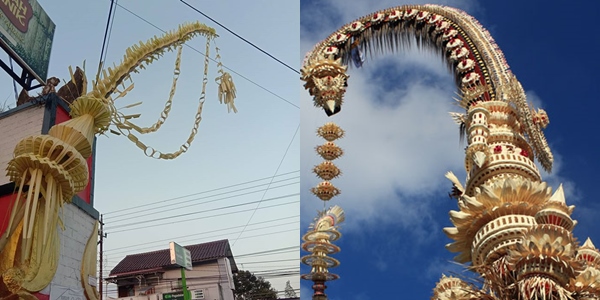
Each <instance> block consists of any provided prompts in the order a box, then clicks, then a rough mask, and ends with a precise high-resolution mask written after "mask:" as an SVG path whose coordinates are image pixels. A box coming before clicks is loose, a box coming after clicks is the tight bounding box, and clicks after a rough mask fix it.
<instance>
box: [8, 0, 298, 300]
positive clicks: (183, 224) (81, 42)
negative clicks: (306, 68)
mask: <svg viewBox="0 0 600 300" xmlns="http://www.w3.org/2000/svg"><path fill="white" fill-rule="evenodd" d="M39 2H40V4H41V5H42V7H43V8H44V9H45V10H46V12H47V14H48V15H49V16H50V18H51V19H52V20H53V21H54V23H55V24H56V33H55V36H54V43H53V48H52V56H51V61H50V68H49V76H56V77H58V78H60V79H64V80H69V73H68V67H69V66H73V67H75V66H82V65H83V62H85V65H86V71H87V75H88V80H89V81H90V85H91V80H92V79H93V78H94V76H95V74H96V70H97V67H98V61H99V57H100V50H101V47H102V39H103V36H104V30H105V26H106V20H107V16H108V12H109V7H110V3H111V2H110V1H108V0H105V1H75V0H68V1H61V2H60V3H58V2H55V1H46V0H40V1H39ZM115 2H116V1H115ZM189 3H190V4H191V5H193V6H195V7H196V8H198V9H199V10H201V11H202V12H204V13H205V14H207V15H208V16H210V17H212V18H213V19H215V20H217V21H218V22H220V23H221V24H223V25H225V26H227V27H228V28H229V29H231V30H232V31H234V32H235V33H237V34H239V35H240V36H242V37H244V38H245V39H247V40H249V41H251V42H252V43H254V44H255V45H257V46H258V47H260V48H262V49H263V50H264V51H266V52H269V53H270V54H271V55H273V56H274V57H276V58H278V59H279V60H281V61H283V62H285V63H287V64H288V65H290V66H292V67H293V68H294V69H296V70H297V69H299V63H298V61H297V57H298V56H299V55H300V54H299V39H298V32H299V13H298V11H299V3H298V2H297V1H289V2H288V1H286V2H283V1H276V0H260V1H252V3H250V2H247V1H195V0H192V1H189ZM118 5H119V6H118V7H117V8H116V13H115V15H114V23H113V26H112V33H111V35H110V41H109V43H108V46H107V49H108V50H107V55H106V65H107V66H111V65H113V63H118V62H119V61H120V60H121V58H122V57H123V54H124V53H125V49H126V48H127V47H129V46H131V45H133V44H135V43H138V42H139V41H141V40H143V41H146V40H147V39H149V38H151V37H153V36H155V35H160V34H162V32H161V31H160V30H159V29H157V28H155V27H154V26H156V27H158V28H160V29H162V30H172V29H176V28H177V26H178V25H179V24H180V23H183V22H186V21H200V22H201V23H205V24H206V25H208V26H211V27H213V28H215V29H216V31H217V33H218V34H219V35H220V37H219V38H218V39H217V40H216V45H217V46H218V47H219V48H220V54H221V57H222V62H223V64H224V65H225V66H227V67H229V68H230V69H232V70H233V71H229V72H230V73H232V77H233V80H234V82H235V84H236V87H237V95H238V98H237V99H236V106H237V108H238V110H239V112H238V113H237V114H233V113H227V108H226V107H225V106H224V105H222V104H219V102H218V99H217V85H216V84H215V81H214V79H215V77H216V76H217V73H216V71H217V68H216V64H215V63H213V62H211V64H210V66H209V69H210V73H209V77H208V85H207V94H206V98H207V99H206V103H205V105H204V111H203V114H202V122H201V123H200V127H199V132H198V135H197V136H196V139H195V140H194V143H193V144H192V146H191V148H190V150H189V151H188V152H187V153H185V154H183V155H182V156H180V157H179V158H177V159H175V160H173V161H160V160H155V159H151V158H148V157H145V156H144V154H143V153H142V152H141V151H140V150H139V149H138V148H137V147H136V146H135V145H134V144H132V143H131V142H130V141H129V140H128V139H127V138H124V137H122V136H121V137H119V136H114V135H109V136H100V137H98V143H97V148H96V150H97V156H96V172H95V185H94V186H95V191H94V200H95V207H96V209H97V210H98V211H99V212H100V213H101V214H105V223H106V227H105V228H106V232H107V233H108V238H107V239H106V240H105V241H106V243H105V245H104V249H105V251H106V252H105V256H104V259H105V262H106V264H105V270H106V272H105V275H107V274H108V271H110V269H111V268H112V267H113V266H115V265H116V264H117V263H118V261H120V260H121V259H122V258H123V257H124V256H125V255H126V254H133V253H141V252H146V251H151V250H158V249H166V248H168V245H169V241H171V240H174V241H176V242H178V243H179V244H181V245H188V244H195V243H201V242H208V241H213V240H218V239H224V238H227V239H229V241H230V244H231V245H232V250H233V254H234V257H236V262H237V265H238V268H240V269H246V270H249V271H253V272H260V271H265V270H275V269H279V270H280V271H276V273H277V272H278V273H281V272H282V271H281V269H287V270H290V269H292V270H293V269H295V270H296V272H297V268H298V256H299V250H298V248H297V246H298V241H297V238H296V237H297V236H298V235H299V234H300V233H299V231H298V222H299V199H300V197H299V196H298V189H299V172H298V170H299V148H300V144H299V141H300V139H299V138H300V135H299V133H298V134H297V133H296V131H297V129H298V126H299V108H298V107H297V106H298V105H299V101H298V98H299V93H298V89H297V86H298V76H299V75H298V74H297V73H296V72H294V71H293V70H290V69H288V68H287V67H285V66H283V65H281V64H280V63H278V62H276V61H274V60H273V59H271V58H269V57H268V56H266V55H265V54H263V53H261V52H259V51H258V50H256V49H255V48H253V47H251V46H250V45H248V44H247V43H245V42H243V41H242V40H240V39H238V38H237V37H235V36H233V35H232V34H230V33H228V32H226V31H225V30H223V29H222V28H220V27H218V26H217V25H216V24H214V23H212V22H211V21H210V20H208V19H206V18H205V17H203V16H202V15H200V14H198V13H197V12H194V11H193V10H192V9H190V8H189V7H187V6H186V5H185V4H183V3H182V2H180V1H168V2H166V1H142V2H140V1H132V0H121V1H118ZM124 8H126V9H128V10H130V11H131V12H133V13H134V14H137V15H138V16H140V17H141V18H143V19H145V21H144V20H142V19H140V18H138V17H136V16H135V15H133V14H132V13H131V12H128V11H127V10H125V9H124ZM150 23H151V24H152V25H151V24H150ZM275 24H276V26H275ZM188 45H189V46H190V47H193V48H194V49H195V50H199V51H200V52H202V53H204V51H205V39H203V38H197V39H195V40H193V41H191V42H190V43H188ZM194 49H192V48H189V47H185V48H184V51H183V56H182V67H181V75H180V79H179V83H178V89H177V93H176V95H175V98H174V103H173V108H172V111H171V114H170V117H169V119H168V120H167V122H166V123H165V124H164V125H163V127H162V128H161V130H159V131H158V132H157V133H155V134H153V135H152V136H148V137H144V136H141V137H140V139H141V140H142V141H143V142H145V143H146V144H147V145H150V146H153V147H154V148H156V149H158V150H161V151H163V152H171V151H175V150H177V149H179V146H180V145H181V144H182V143H183V142H185V140H186V139H187V137H188V135H189V132H190V130H191V128H192V125H193V122H194V115H195V112H196V107H197V104H198V97H199V96H200V92H201V89H200V87H201V83H202V70H203V68H204V65H203V56H202V55H201V54H199V53H197V52H196V51H195V50H194ZM210 51H211V52H210V57H211V58H214V57H215V44H212V45H211V47H210ZM174 61H175V55H174V53H168V54H167V55H165V56H164V57H163V58H162V59H161V60H160V61H158V62H156V63H155V64H153V65H151V66H150V67H149V68H148V69H147V70H146V71H144V72H141V73H140V74H137V75H134V76H133V80H134V82H135V88H134V90H133V91H132V92H131V93H130V94H128V95H127V97H125V98H123V99H121V100H118V102H117V103H116V106H117V107H123V106H125V105H127V104H131V103H135V102H138V101H143V105H142V106H140V107H135V108H132V109H128V110H127V111H126V112H127V113H132V114H135V113H142V117H141V118H140V119H138V120H136V121H137V122H138V124H140V125H142V126H149V125H151V124H152V123H154V122H155V121H156V120H157V119H158V117H159V113H160V112H161V111H162V109H163V107H164V103H165V101H166V100H167V97H168V95H169V89H170V86H171V81H172V76H173V75H172V74H173V67H174ZM233 72H236V73H238V74H234V73H233ZM244 77H245V78H246V79H245V78H244ZM0 78H1V81H0V84H1V86H2V87H3V88H2V91H4V93H5V94H3V97H4V98H6V99H8V102H7V103H8V104H12V105H11V106H13V107H14V102H11V101H13V100H12V99H14V94H13V92H12V91H13V86H12V80H11V79H10V77H8V76H6V75H4V74H2V75H1V77H0ZM19 91H20V89H19ZM38 92H40V91H39V90H36V91H33V93H34V94H35V93H38ZM0 97H2V96H0ZM2 100H4V99H0V101H2ZM286 101H287V102H286ZM288 102H289V103H288ZM282 174H287V175H282ZM274 175H282V176H277V177H273V176H274ZM259 179H261V180H259ZM250 181H252V182H251V183H248V184H244V185H238V186H235V187H231V188H227V189H221V190H218V191H214V192H209V193H203V194H199V193H201V192H206V191H210V190H215V189H219V188H223V187H228V186H232V185H237V184H240V183H245V182H250ZM269 183H271V184H270V185H269ZM267 187H269V189H268V191H265V189H266V188H267ZM235 190H239V191H237V192H236V191H235ZM244 193H245V195H241V194H244ZM192 194H194V195H193V196H189V197H183V198H180V199H178V200H174V201H168V202H167V201H166V200H168V199H172V198H175V197H182V196H186V195H192ZM217 194H221V195H219V196H216V195H217ZM236 195H238V196H236ZM234 196H235V197H234ZM217 199H220V200H217ZM261 199H262V200H263V202H261V203H260V204H259V203H258V201H261ZM213 200H216V201H213ZM181 201H187V202H185V203H179V202H181ZM207 201H212V202H210V203H205V204H201V202H207ZM178 203H179V204H178ZM192 204H193V206H189V205H192ZM242 204H244V205H242ZM167 205H168V206H167ZM184 205H186V206H187V207H182V206H184ZM234 205H239V206H236V207H231V208H226V209H225V208H224V207H225V206H234ZM159 206H163V207H159ZM180 207H181V208H180ZM150 208H158V209H154V210H146V209H150ZM217 208H219V210H213V211H210V210H211V209H217ZM255 209H256V210H255ZM142 210H146V211H142ZM241 211H243V212H241ZM183 213H195V214H192V215H188V216H185V217H176V216H177V215H181V214H183ZM165 217H170V218H168V219H167V220H162V221H156V219H160V218H165ZM186 220H187V221H186ZM129 223H139V224H138V225H136V226H128V227H125V226H124V225H125V224H129ZM165 223H166V224H165ZM159 224H163V225H160V226H155V225H159ZM246 224H248V226H247V227H246V229H245V231H244V233H243V234H241V235H240V233H241V230H242V228H243V226H245V225H246ZM134 228H139V229H135V230H129V231H121V230H126V229H134ZM228 228H230V229H228ZM119 231H121V232H119ZM182 236H183V237H182ZM238 237H239V239H238ZM136 245H137V246H136ZM282 248H283V250H280V251H279V252H282V254H276V253H273V252H271V253H268V254H269V255H270V256H264V255H263V256H256V255H255V256H241V255H244V254H253V253H256V252H262V251H269V250H273V249H282ZM237 256H239V258H238V257H237ZM270 260H277V262H272V263H265V261H270ZM267 279H268V280H270V281H271V282H272V283H273V284H274V287H275V288H276V289H278V290H281V291H283V289H284V287H285V282H286V281H287V280H291V284H292V286H293V287H295V288H299V279H298V276H297V275H293V276H287V277H281V278H267Z"/></svg>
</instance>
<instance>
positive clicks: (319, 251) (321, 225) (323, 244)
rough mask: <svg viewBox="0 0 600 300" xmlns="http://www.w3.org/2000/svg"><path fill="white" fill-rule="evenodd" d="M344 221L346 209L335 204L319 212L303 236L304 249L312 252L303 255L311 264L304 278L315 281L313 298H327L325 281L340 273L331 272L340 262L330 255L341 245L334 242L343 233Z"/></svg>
mask: <svg viewBox="0 0 600 300" xmlns="http://www.w3.org/2000/svg"><path fill="white" fill-rule="evenodd" d="M343 221H344V211H343V210H342V209H341V208H340V207H339V206H337V205H336V206H333V207H331V208H329V209H328V210H326V211H322V212H319V215H318V217H317V218H315V221H314V223H312V224H311V226H310V228H309V231H308V232H307V233H306V234H305V235H304V236H303V237H302V240H303V241H304V243H303V244H302V249H304V251H307V252H310V253H311V254H310V255H306V256H304V257H302V263H304V264H306V265H309V266H310V267H311V271H310V273H309V274H303V275H302V279H305V280H311V281H312V282H313V290H314V294H313V297H312V299H313V300H326V299H327V295H326V294H325V289H326V288H327V286H326V285H325V282H327V281H331V280H336V279H338V278H339V276H338V275H336V274H333V273H330V272H329V269H330V268H334V267H337V266H338V265H339V264H340V262H339V261H338V260H336V259H335V258H332V257H330V256H329V255H331V254H335V253H338V252H339V251H340V247H338V246H336V245H334V244H332V243H331V242H334V241H336V240H338V239H339V238H340V237H341V236H342V234H341V233H340V232H339V231H338V226H339V224H340V223H341V222H343Z"/></svg>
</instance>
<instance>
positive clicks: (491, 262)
mask: <svg viewBox="0 0 600 300" xmlns="http://www.w3.org/2000/svg"><path fill="white" fill-rule="evenodd" d="M414 41H416V44H417V45H418V46H420V47H429V48H431V49H433V50H434V51H437V52H438V53H440V54H441V56H442V57H443V58H445V60H446V62H447V64H448V66H449V67H450V69H451V70H452V71H453V72H452V73H453V75H454V77H455V82H456V84H457V88H458V89H459V91H460V99H458V103H457V104H458V106H460V107H461V108H463V109H464V111H463V112H461V113H451V115H452V117H453V118H454V120H455V121H456V122H457V123H458V124H459V126H460V129H461V135H466V137H467V139H466V140H467V147H466V149H465V160H464V162H465V170H466V174H467V179H466V182H465V183H464V185H463V184H462V183H461V182H460V181H459V180H458V178H457V177H456V176H455V175H454V174H452V173H448V174H446V177H447V178H448V179H450V180H451V181H452V184H453V186H454V188H453V190H452V193H451V196H453V197H454V198H456V199H457V204H458V208H459V210H458V211H451V212H450V219H451V221H452V223H453V225H454V226H453V227H448V228H444V232H445V233H446V234H447V235H448V237H449V238H450V239H452V240H453V242H452V243H450V244H448V245H447V248H448V250H450V251H451V252H455V253H457V256H456V257H455V260H456V261H458V262H460V263H465V264H470V266H469V269H471V270H473V271H475V272H477V273H479V275H480V276H481V278H482V281H483V282H484V284H483V286H482V287H481V288H477V287H474V286H471V285H468V284H463V283H461V282H460V281H461V279H458V278H454V277H452V278H444V279H443V280H441V281H440V282H439V283H438V285H437V286H436V288H435V289H434V298H433V299H448V298H452V299H470V298H471V299H481V298H485V299H488V298H490V299H523V300H530V299H536V300H547V299H561V300H566V299H600V293H599V281H598V279H599V278H600V277H599V276H598V274H599V272H598V271H597V263H598V261H597V258H598V255H597V250H596V249H595V248H594V246H593V245H592V244H591V242H589V243H588V242H586V244H584V245H583V246H582V247H579V245H578V243H577V241H576V239H575V238H574V237H573V235H572V230H573V227H574V226H575V224H576V222H575V221H573V220H572V219H571V217H570V215H571V213H572V211H573V207H572V206H567V205H566V204H565V203H566V202H565V199H564V194H563V191H562V188H558V189H557V190H556V191H555V193H552V189H551V188H550V187H548V185H547V184H546V183H545V182H543V181H542V178H541V175H540V171H539V170H538V167H537V165H536V164H535V160H537V161H538V162H539V163H540V165H541V166H542V167H543V168H544V169H545V170H546V171H550V170H551V169H552V164H553V156H552V152H551V150H550V148H549V147H548V143H547V141H546V138H545V136H544V133H543V129H544V128H546V126H547V125H548V124H549V119H548V115H547V114H546V112H545V111H544V110H541V109H537V110H535V109H534V108H532V107H531V106H530V105H529V104H528V102H527V97H526V95H525V91H524V89H523V87H522V86H521V83H520V82H519V81H518V80H517V78H516V76H515V75H514V74H513V73H512V71H511V69H510V67H509V66H508V64H507V62H506V60H505V58H504V55H503V53H502V51H501V50H500V49H499V47H498V45H497V44H496V43H495V41H494V39H493V38H492V37H491V35H490V33H489V32H488V31H487V30H486V29H484V28H483V27H482V26H481V24H480V23H479V22H478V21H477V20H475V19H474V18H473V17H472V16H469V15H468V14H466V13H465V12H463V11H461V10H458V9H454V8H450V7H446V6H440V5H405V6H398V7H392V8H389V9H385V10H381V11H377V12H374V13H372V14H368V15H366V16H364V17H362V18H359V19H357V20H355V21H352V22H350V23H348V24H346V25H344V26H342V27H341V28H339V29H338V30H337V31H335V32H333V33H332V34H330V35H329V36H328V37H327V38H325V39H324V40H323V41H322V42H320V43H318V44H317V45H316V46H315V47H314V48H313V50H312V51H311V52H309V53H308V54H307V56H306V58H305V60H304V65H303V67H302V80H304V82H305V84H304V87H305V88H306V89H307V90H308V91H309V93H310V95H311V96H313V101H314V105H315V106H317V107H320V108H322V109H323V110H324V111H325V113H326V114H327V115H328V116H330V115H333V114H336V113H338V112H340V111H341V106H342V103H343V101H342V100H343V96H344V92H345V90H346V86H347V84H348V83H347V79H348V75H347V74H346V68H347V65H348V64H350V63H351V62H353V63H354V65H355V66H356V67H357V68H359V67H360V66H361V65H362V64H363V62H364V58H363V55H362V53H370V54H372V55H373V56H374V55H376V54H378V53H383V52H385V51H383V50H390V52H393V51H396V50H398V51H401V50H403V49H404V47H405V46H407V45H410V44H411V43H413V42H414ZM319 151H320V153H321V152H323V153H324V154H327V155H329V154H330V153H331V152H335V149H334V147H333V146H332V145H328V144H326V145H323V146H322V148H321V149H320V150H319ZM466 291H468V293H464V292H466Z"/></svg>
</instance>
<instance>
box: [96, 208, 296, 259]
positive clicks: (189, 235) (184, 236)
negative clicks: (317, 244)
mask: <svg viewBox="0 0 600 300" xmlns="http://www.w3.org/2000/svg"><path fill="white" fill-rule="evenodd" d="M299 216H300V215H295V216H291V217H283V218H278V219H274V220H269V221H262V222H256V223H252V224H250V225H251V226H254V225H259V224H265V223H272V222H276V221H281V220H288V219H292V218H297V217H299ZM239 227H242V226H241V225H240V226H233V227H228V228H222V229H217V230H211V231H206V232H201V233H193V234H188V235H182V236H177V237H172V238H167V239H163V240H158V241H153V242H148V243H141V244H135V245H129V246H123V247H118V248H113V249H110V250H107V251H109V252H110V251H114V250H121V249H127V248H133V247H137V246H143V245H149V244H153V243H159V242H166V241H173V240H177V239H182V238H187V237H191V236H197V235H203V234H208V233H213V232H217V231H225V230H230V229H236V228H239ZM296 248H297V247H296Z"/></svg>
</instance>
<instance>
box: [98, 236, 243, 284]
mask: <svg viewBox="0 0 600 300" xmlns="http://www.w3.org/2000/svg"><path fill="white" fill-rule="evenodd" d="M184 247H185V248H186V249H188V250H190V254H191V255H192V264H195V263H197V262H202V261H207V260H213V259H217V258H222V257H227V258H229V261H230V263H231V265H232V266H231V267H232V270H233V271H234V272H236V271H237V267H235V261H234V259H233V255H232V254H231V248H230V247H229V240H220V241H214V242H208V243H203V244H196V245H189V246H184ZM170 266H173V265H172V264H171V254H170V253H169V249H164V250H158V251H153V252H146V253H139V254H131V255H127V256H125V258H123V260H121V261H120V262H119V263H118V264H117V265H116V266H115V267H114V268H113V269H112V271H110V275H109V276H111V277H112V276H119V275H129V274H134V272H135V273H139V272H142V273H143V272H144V271H150V270H160V269H163V268H164V267H170Z"/></svg>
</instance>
